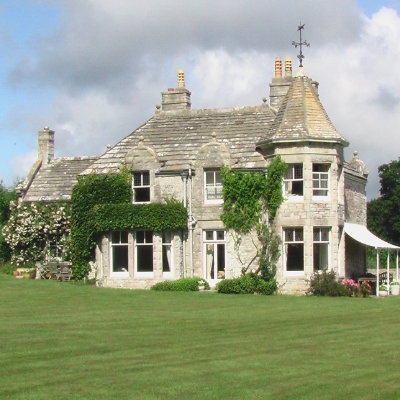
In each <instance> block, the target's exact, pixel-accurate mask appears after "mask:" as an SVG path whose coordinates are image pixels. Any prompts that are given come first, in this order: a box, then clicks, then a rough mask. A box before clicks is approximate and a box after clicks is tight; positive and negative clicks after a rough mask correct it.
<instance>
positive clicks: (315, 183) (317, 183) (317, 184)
mask: <svg viewBox="0 0 400 400" xmlns="http://www.w3.org/2000/svg"><path fill="white" fill-rule="evenodd" d="M317 165H318V166H320V165H321V166H323V168H325V169H326V171H314V166H317ZM329 170H330V165H329V164H322V163H313V166H312V191H313V194H312V197H313V199H314V200H315V199H317V200H329V197H330V196H329V194H330V190H329V189H330V188H329V181H330V179H329ZM324 183H325V184H326V185H324ZM324 186H326V187H324ZM317 191H319V192H322V191H326V194H315V192H317Z"/></svg>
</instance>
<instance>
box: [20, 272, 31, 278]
mask: <svg viewBox="0 0 400 400" xmlns="http://www.w3.org/2000/svg"><path fill="white" fill-rule="evenodd" d="M22 276H23V277H24V278H25V279H31V278H32V275H31V274H30V273H29V272H24V273H23V274H22Z"/></svg>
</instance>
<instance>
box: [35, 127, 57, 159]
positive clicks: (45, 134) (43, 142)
mask: <svg viewBox="0 0 400 400" xmlns="http://www.w3.org/2000/svg"><path fill="white" fill-rule="evenodd" d="M38 145H39V149H38V158H39V160H42V164H48V163H49V162H50V160H51V159H52V158H54V131H51V130H50V129H49V128H48V127H47V126H46V127H45V128H43V130H41V131H39V136H38Z"/></svg>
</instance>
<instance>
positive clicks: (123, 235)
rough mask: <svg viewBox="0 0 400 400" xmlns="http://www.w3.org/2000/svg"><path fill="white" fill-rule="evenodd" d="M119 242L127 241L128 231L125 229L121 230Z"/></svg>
mask: <svg viewBox="0 0 400 400" xmlns="http://www.w3.org/2000/svg"><path fill="white" fill-rule="evenodd" d="M121 243H128V232H127V231H122V232H121Z"/></svg>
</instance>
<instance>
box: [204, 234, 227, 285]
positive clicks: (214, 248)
mask: <svg viewBox="0 0 400 400" xmlns="http://www.w3.org/2000/svg"><path fill="white" fill-rule="evenodd" d="M221 245H223V246H224V248H223V254H222V255H221V257H223V261H224V271H223V276H220V277H219V275H218V255H219V250H218V249H221V247H218V246H221ZM209 250H211V252H212V254H211V253H208V251H209ZM209 256H212V258H210V257H209ZM209 263H211V264H214V267H213V271H212V270H211V267H212V265H211V264H209ZM226 271H227V268H226V232H225V231H224V230H223V229H205V230H203V277H204V279H206V280H207V281H208V282H209V283H211V284H212V286H213V283H216V282H218V281H220V280H221V279H225V278H226ZM220 272H222V271H220ZM211 275H212V276H213V277H211Z"/></svg>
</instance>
